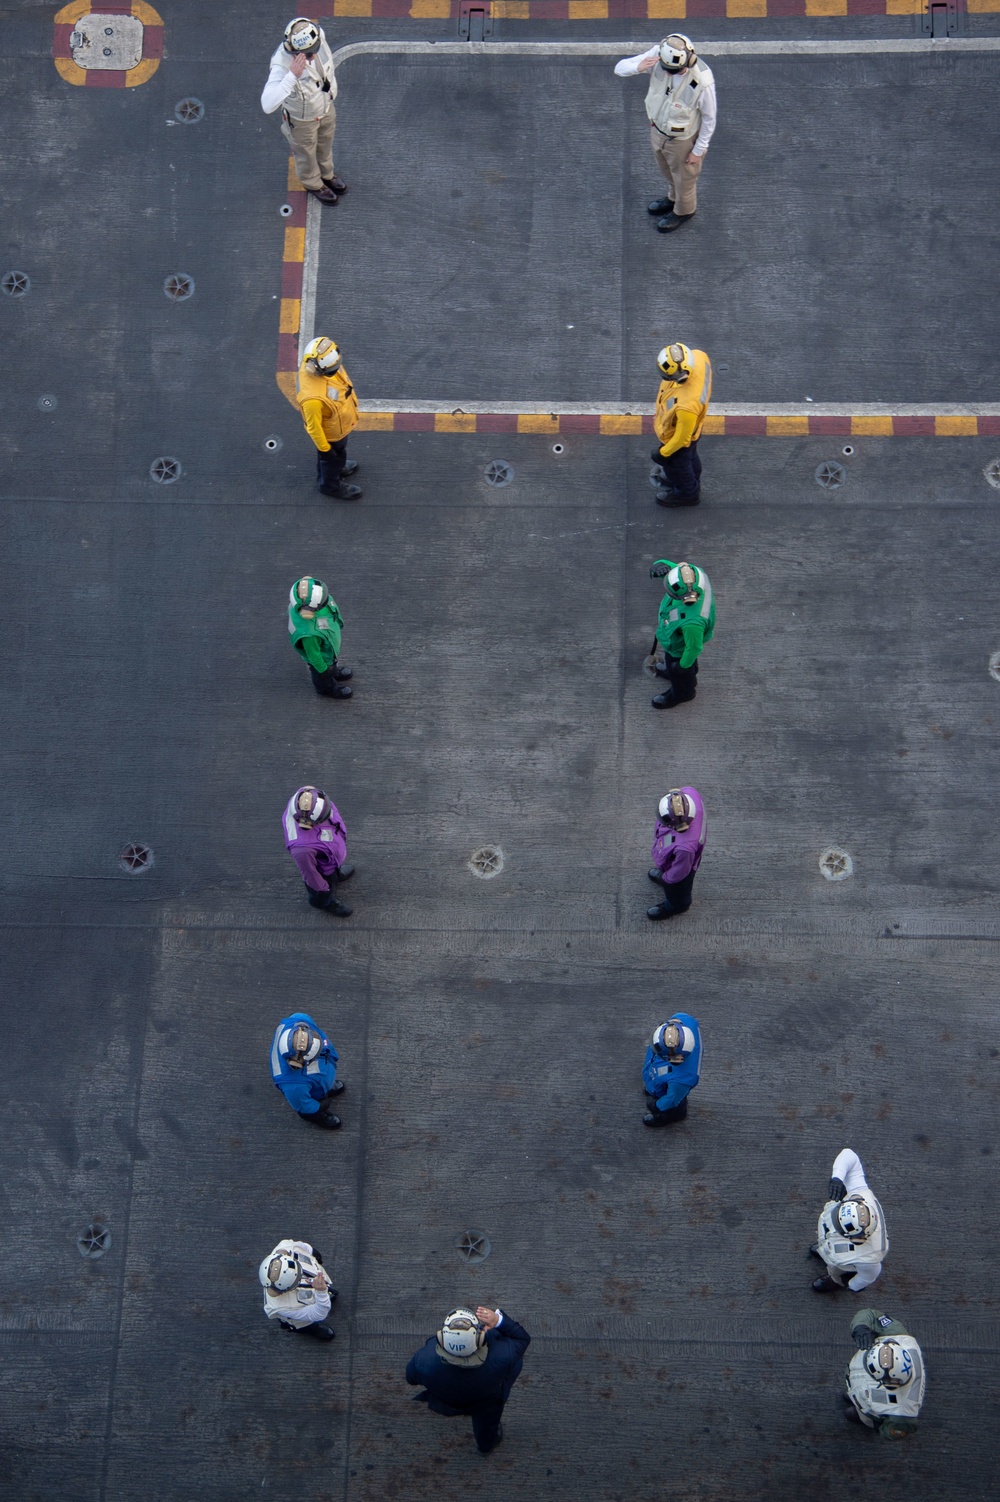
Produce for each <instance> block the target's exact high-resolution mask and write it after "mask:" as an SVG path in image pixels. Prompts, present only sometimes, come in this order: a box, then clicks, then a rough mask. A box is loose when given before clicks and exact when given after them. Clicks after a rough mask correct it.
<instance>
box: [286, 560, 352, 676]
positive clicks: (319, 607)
mask: <svg viewBox="0 0 1000 1502" xmlns="http://www.w3.org/2000/svg"><path fill="white" fill-rule="evenodd" d="M343 628H344V617H343V616H342V615H341V613H340V611H339V610H338V609H337V605H336V602H335V601H334V600H331V599H330V591H329V590H328V589H327V587H326V585H325V584H324V583H323V582H322V581H321V580H320V579H310V578H305V579H298V580H296V582H295V583H294V584H293V585H292V589H291V593H290V594H289V596H288V634H289V636H290V637H291V639H292V646H293V647H294V648H295V650H296V652H298V653H299V654H300V655H301V656H302V657H304V658H305V660H306V662H307V663H308V665H309V672H310V675H311V677H312V681H313V688H314V689H315V690H316V692H317V693H318V694H325V695H326V696H327V698H330V699H349V698H350V697H351V694H352V692H353V690H352V689H351V687H350V685H349V684H348V683H346V682H345V679H347V678H351V677H352V676H353V674H352V672H351V669H350V668H342V667H338V665H337V653H338V652H339V651H340V636H341V632H342V631H343Z"/></svg>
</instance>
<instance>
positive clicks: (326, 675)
mask: <svg viewBox="0 0 1000 1502" xmlns="http://www.w3.org/2000/svg"><path fill="white" fill-rule="evenodd" d="M306 666H307V667H308V669H309V676H310V677H311V678H312V681H313V688H314V689H315V690H316V692H317V693H318V694H332V693H333V692H334V691H335V690H336V687H337V681H338V677H339V674H338V673H337V659H336V657H335V658H334V659H333V661H332V662H331V664H330V666H329V667H328V668H324V670H323V672H322V673H318V672H317V671H316V669H315V668H314V667H313V665H312V663H311V662H310V663H307V664H306Z"/></svg>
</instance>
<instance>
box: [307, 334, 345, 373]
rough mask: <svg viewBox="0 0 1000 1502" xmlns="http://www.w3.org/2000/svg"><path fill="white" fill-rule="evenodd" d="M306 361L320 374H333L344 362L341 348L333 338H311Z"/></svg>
mask: <svg viewBox="0 0 1000 1502" xmlns="http://www.w3.org/2000/svg"><path fill="white" fill-rule="evenodd" d="M305 359H306V363H307V364H308V365H311V366H312V368H313V370H315V371H316V372H317V374H318V375H333V372H334V371H335V370H339V369H340V367H341V365H342V364H343V357H342V355H341V353H340V350H339V349H338V348H337V346H336V345H335V344H334V342H333V340H332V339H325V338H320V339H311V340H310V341H309V343H308V344H307V345H306V353H305Z"/></svg>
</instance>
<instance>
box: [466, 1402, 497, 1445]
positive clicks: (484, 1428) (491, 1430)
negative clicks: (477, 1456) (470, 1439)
mask: <svg viewBox="0 0 1000 1502" xmlns="http://www.w3.org/2000/svg"><path fill="white" fill-rule="evenodd" d="M502 1418H503V1399H502V1398H494V1399H493V1400H492V1402H489V1403H486V1404H484V1405H483V1407H482V1408H477V1409H476V1411H475V1413H474V1414H473V1415H472V1432H473V1434H474V1435H475V1437H476V1446H477V1448H478V1449H480V1450H483V1451H486V1450H492V1449H493V1446H494V1445H495V1444H496V1442H497V1439H498V1438H499V1435H500V1420H501V1419H502Z"/></svg>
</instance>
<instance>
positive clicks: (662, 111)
mask: <svg viewBox="0 0 1000 1502" xmlns="http://www.w3.org/2000/svg"><path fill="white" fill-rule="evenodd" d="M615 72H616V73H617V75H618V77H619V78H629V77H631V76H632V74H634V73H649V74H650V75H651V77H650V80H649V89H648V90H647V92H646V115H647V117H648V119H649V139H650V144H651V145H652V148H653V156H654V157H655V158H656V165H657V166H658V167H659V169H660V171H661V172H662V173H663V176H664V177H665V178H666V180H667V193H666V197H665V198H657V199H656V201H655V202H654V203H651V204H650V205H649V212H650V213H651V214H652V215H653V216H654V217H655V218H656V221H657V223H656V228H657V229H658V230H659V231H660V233H661V234H664V235H666V234H669V233H670V232H671V230H675V229H680V227H681V225H682V224H686V223H687V222H688V220H689V219H693V218H694V216H695V213H696V212H697V209H698V175H699V173H700V172H701V169H702V165H703V164H704V161H705V153H706V151H707V150H708V143H709V141H710V140H711V139H712V132H713V131H714V130H715V118H716V100H715V79H714V78H713V76H712V70H711V68H708V67H706V66H705V64H704V63H703V62H701V61H699V59H698V56H697V54H696V53H695V50H694V43H693V42H692V41H691V38H690V37H686V36H684V35H683V34H682V33H681V32H673V33H672V34H671V35H670V36H668V37H664V39H663V41H662V42H659V43H658V44H657V46H655V47H650V49H649V51H648V52H641V53H640V54H639V55H638V57H625V58H622V60H621V62H620V63H617V64H616V65H615Z"/></svg>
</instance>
